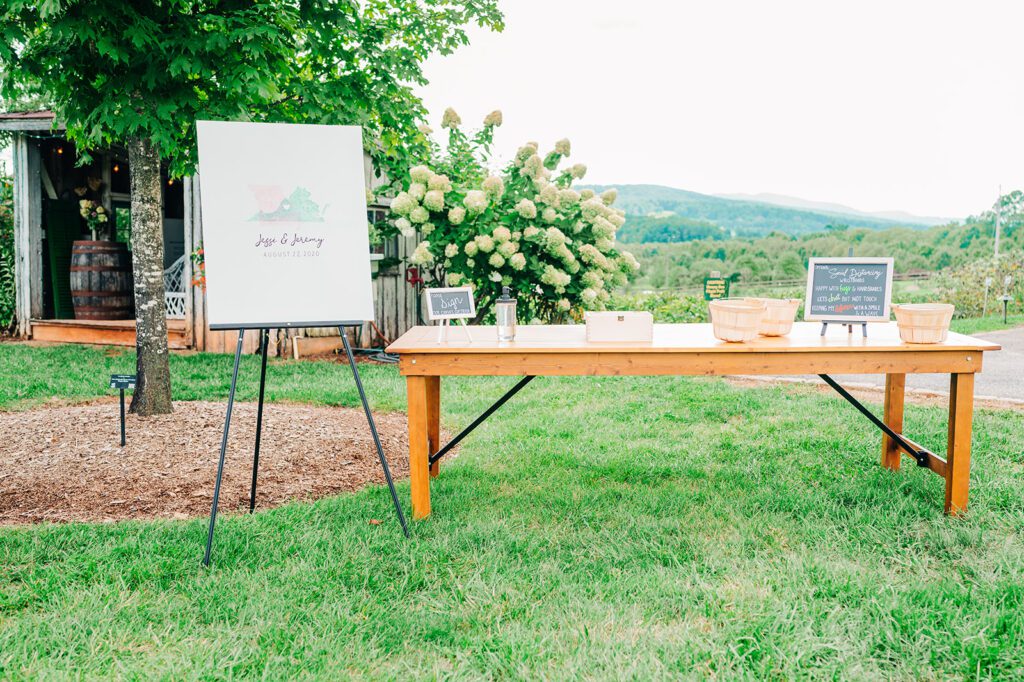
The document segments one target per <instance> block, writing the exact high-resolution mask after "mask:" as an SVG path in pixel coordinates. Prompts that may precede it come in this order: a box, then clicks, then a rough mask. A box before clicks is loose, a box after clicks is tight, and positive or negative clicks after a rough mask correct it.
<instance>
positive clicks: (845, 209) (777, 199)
mask: <svg viewBox="0 0 1024 682" xmlns="http://www.w3.org/2000/svg"><path fill="white" fill-rule="evenodd" d="M711 196H715V197H719V198H722V199H734V200H737V201H752V202H755V203H760V204H772V205H773V206H786V207H789V208H801V209H807V210H810V211H819V212H823V213H834V214H836V215H855V216H862V217H866V218H881V219H882V220H893V221H896V222H908V223H914V224H921V225H929V226H931V225H945V224H946V223H950V222H953V220H954V218H944V217H941V216H924V215H917V214H915V213H910V212H909V211H901V210H887V211H864V210H861V209H859V208H854V207H852V206H847V205H846V204H837V203H833V202H830V201H814V200H812V199H804V198H802V197H794V196H790V195H788V194H774V193H772V192H758V193H756V194H748V193H744V192H734V193H729V194H713V195H711Z"/></svg>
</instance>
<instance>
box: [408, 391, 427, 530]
mask: <svg viewBox="0 0 1024 682" xmlns="http://www.w3.org/2000/svg"><path fill="white" fill-rule="evenodd" d="M430 379H431V377H423V376H409V377H406V378H405V382H406V383H405V385H406V389H407V393H408V398H409V486H410V488H411V491H412V517H413V518H414V519H425V518H426V517H428V516H430V435H429V433H428V430H427V421H428V416H427V412H428V408H427V405H428V403H429V397H428V394H429V393H430V390H429V384H430Z"/></svg>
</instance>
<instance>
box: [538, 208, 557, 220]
mask: <svg viewBox="0 0 1024 682" xmlns="http://www.w3.org/2000/svg"><path fill="white" fill-rule="evenodd" d="M540 219H541V220H543V221H544V222H546V223H553V222H555V221H556V220H558V211H556V210H555V209H553V208H551V207H550V206H548V207H547V208H545V209H544V210H543V211H542V212H541V214H540Z"/></svg>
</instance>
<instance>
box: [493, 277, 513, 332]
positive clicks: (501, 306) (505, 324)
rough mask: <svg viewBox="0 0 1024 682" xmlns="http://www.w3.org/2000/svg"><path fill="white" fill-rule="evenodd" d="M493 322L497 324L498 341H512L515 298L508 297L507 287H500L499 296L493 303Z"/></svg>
mask: <svg viewBox="0 0 1024 682" xmlns="http://www.w3.org/2000/svg"><path fill="white" fill-rule="evenodd" d="M494 318H495V324H497V325H498V340H499V341H514V340H515V338H516V299H514V298H511V297H509V295H508V287H502V288H501V298H499V299H498V301H497V303H495V304H494Z"/></svg>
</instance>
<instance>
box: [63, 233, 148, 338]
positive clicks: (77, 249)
mask: <svg viewBox="0 0 1024 682" xmlns="http://www.w3.org/2000/svg"><path fill="white" fill-rule="evenodd" d="M70 274H71V300H72V302H73V303H74V306H75V319H76V320H130V319H132V318H133V317H135V304H134V300H133V294H132V256H131V254H130V253H129V252H128V247H127V245H125V244H124V243H122V242H100V241H96V242H94V241H77V242H74V243H73V244H72V246H71V272H70Z"/></svg>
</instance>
